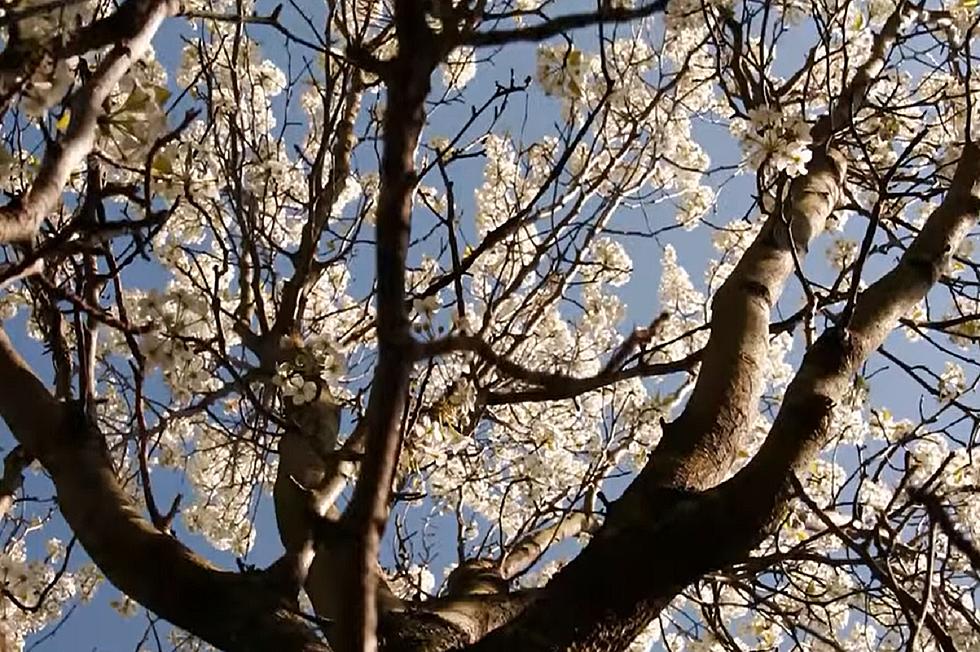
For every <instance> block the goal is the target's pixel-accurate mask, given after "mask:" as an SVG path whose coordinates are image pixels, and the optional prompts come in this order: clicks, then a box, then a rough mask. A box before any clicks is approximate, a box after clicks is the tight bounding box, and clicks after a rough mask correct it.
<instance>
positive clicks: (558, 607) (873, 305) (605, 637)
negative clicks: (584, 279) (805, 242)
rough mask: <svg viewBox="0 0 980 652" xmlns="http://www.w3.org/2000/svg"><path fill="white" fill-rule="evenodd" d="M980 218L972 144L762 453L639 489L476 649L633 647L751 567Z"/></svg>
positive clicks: (809, 372) (833, 333)
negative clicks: (671, 613) (656, 621)
mask: <svg viewBox="0 0 980 652" xmlns="http://www.w3.org/2000/svg"><path fill="white" fill-rule="evenodd" d="M978 211H980V147H978V146H977V145H975V144H970V145H967V146H966V147H965V149H964V153H963V155H962V157H961V159H960V162H959V165H958V167H957V171H956V174H955V175H954V178H953V182H952V186H951V187H950V189H949V191H948V192H947V194H946V197H945V199H944V200H943V203H942V204H941V205H940V206H939V208H938V209H936V211H934V212H933V214H932V215H931V216H930V217H929V219H928V220H927V221H926V224H925V225H924V226H923V228H922V230H921V231H920V232H919V234H918V235H917V236H916V238H915V239H914V240H913V242H912V243H911V245H910V246H909V248H908V249H907V251H906V253H905V254H904V255H903V257H902V259H901V260H900V262H899V263H898V265H897V266H896V267H895V268H894V269H892V270H891V271H890V272H889V273H887V274H886V275H885V276H883V277H882V278H881V279H879V280H878V281H877V282H875V283H874V284H872V285H871V286H870V287H869V288H868V289H867V290H865V291H864V292H863V293H862V294H861V295H860V296H859V297H858V300H857V303H856V304H855V309H854V313H853V317H852V319H851V322H850V324H846V325H842V326H840V327H835V328H833V329H831V330H829V331H827V332H826V333H824V334H823V335H822V336H821V337H820V338H819V339H818V340H817V342H816V343H815V344H814V346H813V347H812V348H811V349H810V351H809V352H808V353H807V354H806V356H805V358H804V361H803V364H802V367H801V369H800V371H799V373H798V374H797V375H796V377H795V378H794V380H793V382H792V383H791V384H790V385H789V387H788V388H787V391H786V396H785V399H784V401H783V404H782V407H781V408H780V411H779V414H778V415H777V417H776V420H775V422H774V423H773V427H772V430H771V431H770V433H769V436H768V437H767V438H766V441H765V443H764V444H763V446H762V449H761V450H760V452H759V453H758V454H757V455H756V457H755V458H754V459H753V460H752V461H751V462H750V463H749V464H748V465H747V466H746V467H745V468H744V469H743V470H742V471H740V472H739V473H738V474H736V475H735V477H734V478H732V479H731V480H728V481H727V482H725V483H723V484H721V485H720V486H718V487H716V488H714V489H711V490H709V491H707V492H704V493H700V494H695V493H689V492H686V491H679V490H676V489H670V488H657V487H652V488H651V487H648V488H646V490H645V491H642V492H640V491H636V490H635V489H634V487H636V486H637V483H634V484H633V485H632V486H631V487H630V489H629V490H627V493H626V495H625V496H624V498H621V499H620V500H619V501H617V502H616V503H614V504H613V506H612V509H611V510H610V512H609V515H608V516H607V519H606V524H605V525H604V526H603V528H602V529H601V530H600V531H599V532H598V533H597V535H596V537H595V538H594V539H593V541H592V542H591V543H590V544H589V545H588V546H587V547H586V548H585V550H584V551H583V552H582V553H581V554H580V555H579V556H578V557H576V558H575V559H574V560H573V561H572V562H571V563H570V564H569V565H568V566H567V567H566V568H565V569H563V570H562V571H561V572H560V573H558V575H556V576H555V578H554V579H553V580H552V582H551V583H550V584H549V585H548V587H547V589H546V594H545V596H544V597H543V598H542V599H541V600H539V601H538V602H536V603H535V604H534V605H532V606H530V607H529V608H528V609H526V610H525V612H524V613H523V614H522V615H521V616H520V617H519V618H517V619H515V620H514V621H513V622H512V623H510V624H508V625H506V626H505V627H503V628H501V629H500V630H499V631H497V632H494V633H492V634H491V635H490V636H488V637H487V638H486V639H484V640H483V641H481V642H480V643H479V644H478V645H476V646H473V648H472V649H476V650H514V649H521V650H549V651H554V650H585V649H588V650H619V649H623V648H624V647H625V646H626V645H627V644H628V643H629V641H630V640H632V637H635V636H636V635H637V634H638V633H639V632H640V631H641V630H642V628H643V627H644V626H645V625H646V624H647V623H648V622H649V621H650V619H651V618H653V617H654V616H655V615H656V614H658V613H659V612H660V610H662V609H663V607H664V606H666V605H667V604H668V603H669V602H670V600H671V599H672V598H673V596H674V595H676V594H677V593H678V592H679V591H680V590H682V589H683V588H684V586H686V585H687V584H688V583H690V582H691V581H693V580H695V579H697V578H698V577H701V576H703V575H704V574H705V573H707V572H709V571H711V570H715V569H717V568H720V567H723V566H725V565H727V564H730V563H732V562H734V561H736V560H738V559H744V557H745V556H746V555H748V554H749V552H750V551H751V550H752V548H753V547H755V546H756V545H757V544H758V542H759V541H760V540H761V539H762V538H763V537H764V536H765V534H766V533H767V532H769V531H770V530H771V528H772V527H773V525H774V524H775V523H776V522H777V521H778V516H779V515H780V513H781V512H782V510H783V509H784V508H785V506H786V504H787V502H788V500H789V499H790V498H791V496H792V493H793V492H792V486H791V484H790V478H791V477H792V474H793V472H794V471H795V470H797V469H800V468H802V467H803V466H804V465H805V464H807V463H808V462H809V461H810V460H811V459H812V458H813V457H814V456H815V455H816V454H817V453H819V451H820V450H821V449H822V447H823V446H824V445H825V444H826V442H827V438H828V437H829V436H830V432H829V425H830V422H831V417H832V410H833V409H834V407H835V405H836V404H837V402H838V401H839V400H841V398H842V397H843V396H844V393H845V392H846V391H847V389H848V388H849V386H850V384H851V382H852V378H853V375H854V373H855V372H856V371H857V370H858V369H859V368H860V366H861V365H862V364H863V363H864V361H865V360H866V359H867V358H868V356H869V355H870V354H871V353H872V352H873V351H874V350H875V349H877V348H878V347H879V346H880V345H881V343H882V342H884V340H885V338H886V337H887V335H888V334H889V333H890V332H891V331H892V330H893V329H894V328H895V327H896V326H897V325H898V323H899V320H900V319H901V317H902V316H903V315H904V314H906V313H907V312H908V311H909V310H910V309H911V308H912V307H913V306H915V305H916V304H917V303H918V302H919V301H921V300H922V299H923V298H924V297H925V295H926V293H927V292H928V290H929V288H930V287H931V286H932V285H934V284H935V283H936V282H937V281H938V280H939V278H941V276H942V273H943V270H944V268H945V266H946V265H947V264H948V262H949V260H950V256H951V253H952V252H954V251H956V248H957V246H958V245H959V244H960V242H962V240H963V238H964V237H965V236H966V235H967V233H968V232H969V230H970V228H971V227H972V226H973V225H974V224H975V222H976V219H977V213H978ZM703 373H704V371H702V374H703Z"/></svg>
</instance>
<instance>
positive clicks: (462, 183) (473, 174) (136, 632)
mask: <svg viewBox="0 0 980 652" xmlns="http://www.w3.org/2000/svg"><path fill="white" fill-rule="evenodd" d="M272 6H274V3H264V4H260V7H259V13H264V12H267V11H268V10H270V9H271V8H272ZM288 15H289V11H288V10H287V11H284V16H288ZM179 25H180V23H178V22H177V21H170V22H168V23H167V24H166V25H165V26H164V28H163V29H162V30H161V32H160V34H158V36H157V38H156V39H155V41H154V43H155V47H156V50H157V56H158V58H159V59H160V60H161V61H162V62H163V63H164V66H165V67H166V68H167V69H168V70H169V71H173V70H174V69H175V68H176V65H177V63H178V62H179V60H180V48H181V41H180V38H179V37H180V36H181V34H182V33H187V32H186V31H184V30H182V29H181V28H180V27H179ZM252 33H253V34H256V35H258V36H259V37H260V38H263V39H268V40H267V41H265V43H266V45H267V47H266V50H265V54H266V56H267V57H268V58H271V59H273V60H274V61H276V62H277V63H278V64H279V65H281V66H282V67H283V68H284V69H285V68H286V65H287V59H286V56H285V52H286V50H285V48H283V47H281V37H280V36H278V35H275V34H273V33H272V32H271V31H270V30H267V29H263V28H255V29H253V30H252ZM585 38H586V40H589V39H592V38H593V37H592V36H587V37H585ZM296 52H299V50H296ZM802 54H803V49H800V51H799V52H796V53H794V52H791V51H790V52H787V53H786V60H787V61H790V60H792V63H793V65H795V64H796V63H798V61H799V60H801V59H802ZM294 63H295V60H294ZM787 65H788V64H787ZM511 67H513V68H515V69H516V70H517V71H518V72H517V74H516V75H515V78H517V79H522V78H523V77H524V76H525V75H533V71H534V48H533V47H532V46H527V45H522V46H515V47H513V48H511V49H509V50H508V51H507V52H505V53H503V54H502V55H497V57H496V63H495V67H494V68H493V69H492V70H490V69H489V68H488V67H487V66H485V65H484V66H482V67H481V68H480V71H479V72H478V77H477V80H476V81H474V82H473V83H472V84H471V87H470V88H469V90H468V92H467V98H468V99H469V100H470V101H472V102H475V101H477V100H479V99H481V98H483V97H485V96H486V95H488V94H489V92H491V89H492V85H493V82H494V81H495V80H503V81H506V80H508V79H509V77H510V72H509V70H510V68H511ZM438 77H439V73H437V74H436V78H438ZM531 97H532V102H533V106H531V107H530V111H529V112H528V123H527V131H528V134H529V135H534V134H536V133H543V132H549V131H552V130H553V129H552V125H553V122H554V121H555V120H556V119H557V117H558V104H557V101H556V100H553V99H549V98H544V97H542V96H541V95H540V94H532V95H531ZM296 110H297V112H298V111H299V109H298V107H297V108H296ZM468 111H469V106H468V104H466V105H463V104H460V105H456V106H454V107H451V108H441V109H440V110H439V115H438V116H436V117H437V118H438V119H439V121H440V123H441V121H442V120H445V121H446V122H447V123H448V124H450V125H453V124H456V123H457V122H458V118H459V117H460V116H463V115H466V113H467V112H468ZM180 113H182V110H178V111H175V112H174V114H173V116H174V119H176V118H177V117H178V116H179V115H180ZM437 127H438V124H436V125H434V126H433V128H432V129H430V131H429V135H432V134H435V133H440V132H439V131H438V129H437ZM446 131H449V130H448V129H447V130H446ZM442 133H445V132H442ZM695 133H696V137H697V140H698V142H699V143H700V144H701V145H702V146H703V147H705V148H706V149H707V150H708V152H709V154H710V155H711V159H712V163H713V165H719V164H727V163H733V162H735V161H736V160H737V159H738V155H739V152H738V150H737V149H736V147H735V145H734V143H733V141H732V139H731V138H730V137H729V136H728V134H727V130H726V129H725V128H724V127H719V126H717V125H709V124H704V123H702V124H698V125H697V126H696V132H695ZM298 135H299V134H298V133H297V134H296V136H298ZM453 172H454V179H453V180H454V182H455V184H456V188H457V198H458V200H459V201H460V208H461V210H462V211H463V220H464V225H466V226H464V229H465V230H468V232H469V233H470V235H472V233H473V228H472V219H473V213H474V209H473V202H472V189H473V188H475V187H477V186H478V185H479V184H480V182H481V180H482V179H481V173H482V163H480V162H478V161H473V162H471V163H466V164H460V165H457V166H455V167H454V168H453ZM437 178H438V177H437V176H436V177H435V178H433V179H431V180H423V182H426V181H428V182H429V183H430V184H431V185H434V186H441V182H437ZM753 190H754V181H753V180H752V178H751V177H748V176H745V177H741V178H739V179H736V180H735V181H734V182H733V183H731V184H729V186H728V187H727V188H726V189H725V190H724V191H723V194H722V195H721V200H720V201H719V205H718V206H717V207H716V213H715V214H713V215H710V216H709V219H710V220H711V221H712V222H714V223H718V224H724V223H727V222H728V221H730V220H732V219H737V218H738V217H739V216H741V215H742V214H743V213H744V212H745V210H746V209H747V207H748V205H749V202H750V200H751V199H750V198H751V193H752V191H753ZM650 215H651V216H652V218H653V220H654V221H655V222H657V223H658V224H659V223H663V224H668V223H672V222H673V216H672V211H671V209H670V208H669V204H666V205H664V206H663V207H659V208H656V209H654V210H653V211H651V213H650ZM639 218H640V216H639V215H638V214H637V213H636V212H629V211H624V212H623V213H622V214H621V215H619V216H618V217H617V218H616V220H617V221H618V222H619V223H620V225H624V224H629V223H631V222H633V221H634V220H637V219H639ZM428 219H429V218H428V217H421V218H420V221H422V222H425V221H427V220H428ZM423 228H424V227H423V226H421V225H419V228H417V229H416V232H420V231H421V230H422V229H423ZM863 228H864V222H862V221H858V220H857V219H854V220H852V221H851V223H850V224H849V226H848V235H849V236H850V237H856V238H859V237H860V233H861V232H862V231H863ZM710 235H711V234H710V230H709V229H707V228H699V229H697V230H695V231H693V232H685V231H683V230H680V229H678V230H674V231H671V232H670V233H669V234H666V235H665V236H664V237H663V238H660V239H658V240H654V239H637V238H633V239H630V240H629V241H628V244H627V248H628V251H629V252H630V254H631V255H632V257H633V260H634V274H633V279H632V281H631V282H630V283H629V284H628V285H627V286H626V287H624V288H622V289H621V296H622V298H623V299H624V300H625V301H626V303H627V304H628V305H629V306H630V309H629V312H628V316H627V318H626V320H625V323H624V325H623V326H624V330H626V329H629V328H631V327H632V326H634V325H645V324H647V323H649V322H650V321H651V319H652V318H653V317H654V316H656V314H657V313H658V312H659V306H658V303H657V284H658V282H659V276H660V260H661V256H662V246H663V244H664V243H667V242H670V243H671V244H673V245H674V246H675V247H676V248H677V250H678V252H679V257H680V260H681V262H682V264H684V265H685V266H686V267H687V268H688V271H689V272H690V274H691V277H692V280H693V281H694V283H695V285H697V286H698V287H699V288H700V289H702V290H703V289H704V282H703V271H704V267H705V263H706V261H707V258H708V257H709V256H711V255H713V254H714V251H713V249H712V248H711V246H710ZM827 242H828V240H827V238H824V239H822V240H820V241H818V243H816V244H815V246H814V247H813V249H812V253H811V255H810V256H809V258H808V261H807V269H808V270H812V271H814V272H815V273H817V274H818V275H819V276H821V277H823V276H824V275H825V274H826V271H827V269H828V267H827V264H826V261H825V259H824V254H823V252H824V249H825V247H826V244H827ZM369 253H370V252H369V251H367V252H363V251H362V254H361V255H360V256H359V258H358V262H357V263H356V265H355V267H354V268H353V269H352V270H351V273H352V276H353V277H354V281H355V293H357V294H359V295H360V296H363V295H364V294H366V291H367V289H368V288H370V284H371V282H372V280H373V268H372V263H371V260H370V256H369V255H366V254H369ZM416 253H417V254H420V253H421V252H416ZM882 268H883V265H877V266H871V267H870V268H869V271H870V272H871V273H872V274H874V273H876V272H878V271H881V269H882ZM140 276H141V278H139V282H141V283H146V284H147V285H152V284H162V283H163V282H164V281H165V277H164V276H163V274H162V273H161V272H160V270H158V269H154V268H153V267H149V266H146V267H144V269H143V271H142V272H141V274H140ZM868 278H869V279H870V278H873V277H868ZM130 285H132V283H130ZM799 296H800V292H799V286H798V284H795V281H791V283H790V289H789V291H788V292H787V295H786V298H785V299H784V302H783V304H782V305H784V306H786V307H787V312H791V311H792V309H795V307H796V306H797V305H798V301H799ZM5 327H6V328H7V330H8V332H9V333H10V334H11V336H12V338H13V339H14V342H15V344H16V345H17V347H18V349H19V350H20V351H21V353H22V354H24V355H25V356H26V357H27V359H28V361H29V362H31V363H32V364H33V365H34V368H35V370H36V371H37V372H38V373H39V374H40V375H41V376H42V377H44V378H46V379H49V377H50V369H49V363H48V362H47V359H46V358H45V357H44V356H43V353H42V351H41V350H40V347H39V346H38V345H37V343H36V342H34V341H32V340H30V339H29V338H27V337H26V336H25V335H24V333H23V319H22V318H20V317H19V318H18V319H16V320H13V321H11V322H8V323H6V324H5ZM799 341H800V340H799V336H798V337H797V348H796V351H795V352H794V356H793V359H794V360H796V359H798V357H799V353H800V351H799V350H800V348H801V347H800V346H799ZM889 346H891V347H892V348H893V349H894V350H895V351H896V352H905V351H909V350H912V349H911V348H910V347H909V346H908V345H907V344H906V343H905V342H904V337H903V336H901V335H900V334H896V335H895V336H893V337H892V339H891V340H890V341H889ZM916 350H917V351H918V352H919V353H918V355H920V356H921V351H922V350H923V349H919V348H917V349H916ZM927 359H929V360H930V361H931V360H932V358H928V357H927ZM873 387H874V390H873V393H872V402H873V403H887V404H888V405H889V406H896V407H898V409H893V412H895V413H897V414H899V415H901V416H909V417H914V416H915V410H916V405H917V401H918V397H919V392H918V390H917V389H915V388H913V387H912V386H911V385H910V384H909V383H905V382H888V383H884V384H881V385H875V386H873ZM9 445H10V437H9V434H8V433H7V432H6V429H5V428H3V430H2V434H0V446H3V451H6V450H7V449H8V448H9ZM154 483H155V492H156V494H157V495H158V500H160V501H168V500H169V497H170V496H172V495H173V493H174V492H175V491H184V492H185V493H187V491H188V489H187V487H184V486H182V485H181V484H180V483H178V482H176V481H175V480H174V479H173V477H172V476H171V477H169V478H167V477H166V476H165V475H164V474H159V473H158V474H155V476H154ZM25 487H26V491H27V493H29V494H31V495H45V496H46V495H49V494H50V486H49V484H48V483H47V482H46V481H43V480H42V479H40V478H37V477H34V476H33V475H32V474H29V475H28V478H27V482H26V484H25ZM257 509H258V511H257V518H256V526H257V529H258V533H259V536H258V539H257V543H256V546H255V548H254V549H253V550H252V551H251V552H250V554H249V556H248V559H247V561H248V562H249V563H254V564H256V565H258V566H265V565H267V564H268V563H270V562H271V561H272V560H274V559H275V558H276V557H277V556H278V554H279V553H280V551H281V548H280V546H279V542H278V538H277V535H276V530H275V522H274V516H273V514H272V510H271V500H270V499H268V498H267V497H263V498H262V499H261V500H260V501H259V503H258V508H257ZM178 535H179V538H180V539H181V541H183V542H185V543H188V544H189V545H191V546H192V547H194V548H196V549H197V550H199V551H202V552H207V551H209V552H208V556H209V557H210V558H211V559H213V560H214V561H216V562H217V563H219V564H220V565H222V566H224V567H227V568H234V558H233V556H232V555H229V554H223V553H215V552H214V551H213V549H212V548H211V547H210V546H208V545H207V544H206V543H204V542H203V540H202V539H200V538H199V537H197V536H195V535H191V534H189V533H187V532H186V530H184V529H183V528H182V527H180V526H179V524H178ZM447 535H448V536H447ZM50 536H57V537H59V538H62V539H63V540H67V539H68V538H69V537H70V533H69V532H68V530H67V528H66V527H65V526H64V524H63V523H62V522H61V521H60V519H58V518H57V517H56V519H55V522H54V524H53V525H52V526H51V527H49V528H46V529H45V530H43V531H42V532H40V533H37V534H33V535H31V536H30V537H29V539H28V541H29V548H30V550H31V551H32V552H33V553H34V554H43V549H44V542H45V540H46V538H48V537H50ZM443 536H446V539H445V540H444V541H440V542H439V543H438V544H437V548H438V547H443V546H445V552H446V556H445V558H444V559H445V560H446V561H448V560H450V559H452V557H453V556H454V553H453V551H452V545H451V544H452V538H453V536H454V534H453V529H452V528H446V529H445V530H444V534H443ZM75 556H76V558H77V559H78V560H81V559H82V558H83V555H82V554H81V551H80V549H77V550H76V555H75ZM73 565H74V564H73ZM117 597H118V591H116V590H115V589H114V588H112V587H111V586H109V585H108V584H103V585H102V587H101V588H100V589H99V592H98V596H97V598H96V600H95V601H94V603H93V604H91V605H88V606H83V607H79V609H78V610H77V612H76V613H75V614H74V615H73V616H72V617H71V618H70V619H68V620H67V622H66V623H65V624H64V625H63V626H62V627H61V628H60V629H59V630H58V632H57V633H56V634H55V635H54V636H51V637H50V638H47V639H46V640H44V641H43V642H41V643H40V644H39V645H37V647H36V648H35V649H38V650H93V651H94V650H102V651H115V650H128V649H134V648H135V646H136V642H137V641H139V640H140V638H141V637H142V636H143V633H144V631H145V629H146V627H147V617H146V615H145V612H142V611H141V613H140V614H139V615H138V616H136V617H134V618H132V619H128V620H123V619H121V618H120V617H119V616H118V615H117V614H116V612H115V611H114V610H113V609H111V608H110V607H109V605H108V601H109V600H111V599H115V598H117ZM166 629H167V627H166V625H163V626H162V627H161V632H164V631H166ZM47 635H48V632H47V631H46V632H42V634H41V636H47ZM39 638H40V637H35V639H34V640H35V641H37V640H38V639H39ZM150 641H152V638H151V639H150ZM145 647H146V648H148V649H155V646H154V645H153V644H147V645H145Z"/></svg>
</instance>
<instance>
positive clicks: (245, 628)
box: [0, 330, 329, 652]
mask: <svg viewBox="0 0 980 652" xmlns="http://www.w3.org/2000/svg"><path fill="white" fill-rule="evenodd" d="M0 386H2V387H3V388H4V391H3V392H0V417H2V418H3V419H4V421H5V422H6V423H7V425H8V427H9V428H10V430H11V432H12V433H13V435H14V437H15V438H16V439H17V440H18V441H19V442H20V444H21V445H22V446H23V447H24V450H25V451H27V452H28V453H29V454H31V455H34V456H36V457H37V458H38V459H39V460H40V462H41V463H42V464H43V465H44V467H45V469H46V470H47V471H48V473H50V475H51V479H52V480H53V482H54V485H55V489H56V491H57V496H58V506H59V507H60V509H61V513H62V515H63V516H64V518H65V520H66V521H67V523H68V525H69V526H70V527H71V529H72V531H73V532H74V533H75V535H76V536H77V537H78V540H79V541H80V542H81V544H82V545H83V546H84V548H85V550H86V552H88V554H89V556H90V557H91V558H92V560H93V561H94V562H95V563H96V564H97V565H98V567H99V569H100V570H101V571H102V572H103V573H104V574H105V576H106V577H107V578H108V579H109V581H111V582H112V583H113V584H114V585H115V586H117V587H118V588H119V589H120V590H121V591H123V592H124V593H126V594H127V595H129V596H130V597H132V598H133V599H135V600H136V601H137V602H139V603H140V604H142V605H144V606H145V607H146V608H147V609H150V610H151V611H154V612H156V613H157V614H159V615H160V616H162V617H163V618H166V619H167V620H169V621H170V622H172V623H174V624H175V625H177V626H178V627H182V628H183V629H186V630H188V631H191V632H194V634H195V635H197V636H199V637H201V638H202V639H204V640H205V641H207V642H209V643H211V644H212V645H215V646H216V647H219V648H221V649H223V650H242V651H246V650H248V651H252V650H254V651H258V650H269V649H278V650H301V651H303V652H327V651H328V649H329V648H327V646H326V645H325V644H324V643H322V642H321V641H320V639H319V637H318V636H317V634H316V633H315V632H314V631H313V630H312V629H311V628H310V627H309V626H308V625H307V624H306V623H305V622H304V621H303V619H301V618H300V617H299V616H297V615H296V614H295V610H293V609H290V608H289V603H288V599H286V597H285V596H282V595H281V594H278V593H276V592H275V591H273V590H270V586H269V585H268V584H267V582H266V579H265V574H263V573H255V574H252V575H240V574H237V573H228V572H223V571H220V570H218V569H217V568H215V567H214V566H212V565H211V564H210V563H209V562H208V561H206V560H205V559H203V558H201V557H199V556H198V555H196V554H195V553H193V552H192V551H190V550H189V549H188V548H186V547H184V546H183V545H182V544H180V543H179V542H178V541H176V540H175V539H174V538H172V537H171V536H169V535H167V534H163V533H161V532H160V531H158V530H157V529H156V528H154V527H153V526H152V525H151V524H150V523H149V522H148V521H147V520H146V519H145V518H144V517H143V516H142V515H141V514H140V512H139V510H138V509H137V507H136V506H135V505H134V504H133V502H132V501H131V500H130V498H129V497H128V495H127V494H126V493H125V492H124V491H123V489H122V488H121V487H120V486H119V483H118V481H117V480H116V476H115V471H114V470H113V468H112V462H111V460H110V458H109V455H108V451H107V450H106V448H105V442H104V440H103V439H102V436H101V434H100V433H99V432H98V430H97V428H95V426H94V424H91V423H89V422H88V419H87V417H86V416H85V415H84V412H83V411H82V410H80V409H79V406H78V405H77V404H76V403H62V402H60V401H58V400H56V399H55V398H54V397H53V396H52V395H51V394H50V393H49V392H48V390H47V389H46V388H45V387H44V385H43V384H42V383H41V381H40V380H38V378H37V377H36V376H35V375H34V374H33V372H32V371H31V370H30V368H29V367H28V365H27V363H26V362H25V361H24V360H23V358H21V357H20V356H19V355H18V354H17V352H16V351H15V350H14V349H13V346H12V345H11V343H10V340H9V339H8V338H7V336H6V333H4V332H3V331H2V330H0Z"/></svg>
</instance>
